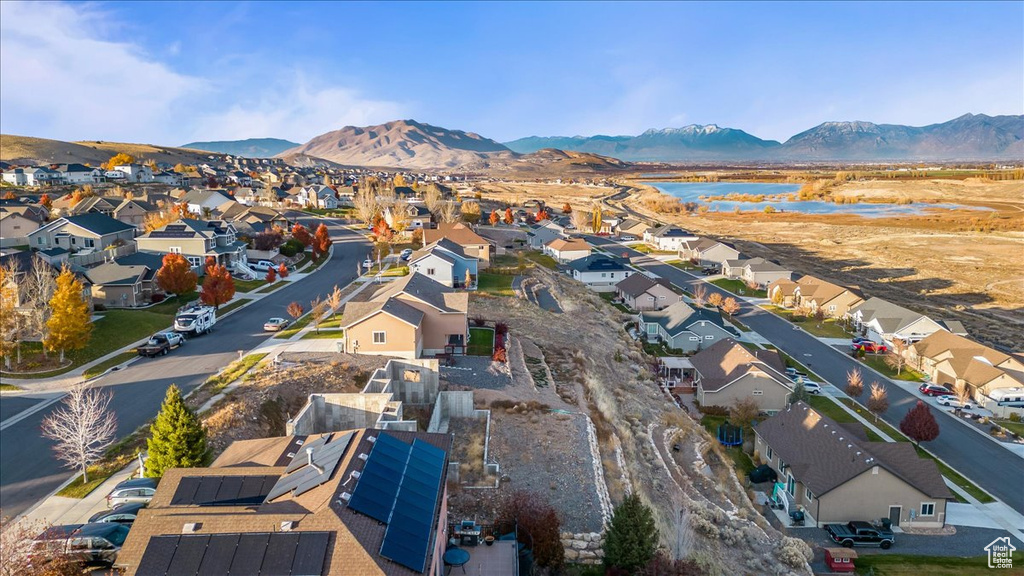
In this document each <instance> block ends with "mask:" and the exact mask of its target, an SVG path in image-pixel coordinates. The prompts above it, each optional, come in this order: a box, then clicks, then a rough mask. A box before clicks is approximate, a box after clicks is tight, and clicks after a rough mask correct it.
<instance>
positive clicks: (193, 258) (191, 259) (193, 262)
mask: <svg viewBox="0 0 1024 576" xmlns="http://www.w3.org/2000/svg"><path fill="white" fill-rule="evenodd" d="M185 258H186V259H187V260H188V263H189V264H190V265H192V266H199V265H201V264H202V263H203V261H202V259H201V258H199V257H198V256H186V257H185Z"/></svg>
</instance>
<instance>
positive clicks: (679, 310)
mask: <svg viewBox="0 0 1024 576" xmlns="http://www.w3.org/2000/svg"><path fill="white" fill-rule="evenodd" d="M633 276H638V274H633ZM633 276H630V278H633ZM620 284H621V282H620ZM640 320H641V322H647V323H650V322H654V323H657V324H659V325H660V326H661V327H662V328H663V329H664V330H665V333H667V334H668V335H669V336H675V335H677V334H679V333H681V332H685V331H686V329H687V328H689V327H690V326H693V325H694V324H696V323H697V322H710V323H712V324H714V325H715V326H718V327H719V328H723V329H725V330H728V328H726V326H725V322H723V321H722V313H721V312H718V311H717V310H715V311H712V310H708V309H707V308H699V309H698V308H694V307H693V306H690V305H689V304H687V303H686V302H683V301H679V302H676V303H675V304H672V305H671V306H668V307H666V308H665V309H664V310H651V311H644V312H641V313H640Z"/></svg>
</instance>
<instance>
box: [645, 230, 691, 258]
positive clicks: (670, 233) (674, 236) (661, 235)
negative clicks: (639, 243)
mask: <svg viewBox="0 0 1024 576" xmlns="http://www.w3.org/2000/svg"><path fill="white" fill-rule="evenodd" d="M695 240H697V237H696V236H694V235H693V234H691V233H690V232H687V231H686V230H683V229H682V228H680V227H679V226H675V225H672V224H664V225H662V226H658V227H657V228H651V229H649V230H647V231H646V232H644V242H645V243H647V244H648V245H649V246H651V247H652V248H654V249H655V250H660V251H663V252H679V250H680V249H681V248H682V247H683V242H687V241H690V242H692V241H695Z"/></svg>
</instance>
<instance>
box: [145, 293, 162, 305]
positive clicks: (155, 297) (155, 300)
mask: <svg viewBox="0 0 1024 576" xmlns="http://www.w3.org/2000/svg"><path fill="white" fill-rule="evenodd" d="M164 298H165V296H164V295H163V294H153V297H152V298H150V299H149V301H150V302H152V303H153V304H158V303H160V302H163V301H164Z"/></svg>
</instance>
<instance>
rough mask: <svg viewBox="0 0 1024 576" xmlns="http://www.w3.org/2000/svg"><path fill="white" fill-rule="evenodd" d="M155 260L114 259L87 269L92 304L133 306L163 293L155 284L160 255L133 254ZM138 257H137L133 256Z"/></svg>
mask: <svg viewBox="0 0 1024 576" xmlns="http://www.w3.org/2000/svg"><path fill="white" fill-rule="evenodd" d="M133 256H148V257H150V258H152V259H153V260H154V262H150V263H149V264H144V263H141V262H139V263H129V262H125V261H118V260H114V261H112V262H104V263H102V264H100V265H98V266H94V267H92V268H88V269H86V270H85V271H84V272H83V274H84V275H85V277H86V278H88V279H89V282H90V284H92V288H91V291H92V301H93V305H97V306H98V305H103V306H106V307H107V308H135V307H138V306H145V305H146V304H149V303H151V302H152V301H153V295H154V294H163V291H162V290H160V288H159V286H157V283H156V273H157V271H158V270H159V269H160V257H159V256H156V255H155V254H153V255H149V254H145V255H143V254H136V255H133ZM136 260H137V259H136Z"/></svg>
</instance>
